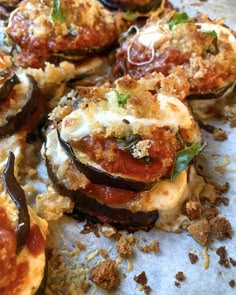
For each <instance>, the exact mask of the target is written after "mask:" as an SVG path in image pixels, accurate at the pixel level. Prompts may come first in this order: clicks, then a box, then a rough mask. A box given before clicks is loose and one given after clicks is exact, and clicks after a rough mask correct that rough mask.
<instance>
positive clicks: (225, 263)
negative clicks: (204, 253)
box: [216, 246, 230, 268]
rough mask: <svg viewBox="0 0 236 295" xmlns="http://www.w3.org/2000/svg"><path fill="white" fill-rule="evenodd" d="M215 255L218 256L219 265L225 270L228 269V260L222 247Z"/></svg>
mask: <svg viewBox="0 0 236 295" xmlns="http://www.w3.org/2000/svg"><path fill="white" fill-rule="evenodd" d="M216 254H217V255H218V256H220V260H219V264H220V265H222V266H224V267H225V268H230V264H229V259H228V258H227V252H226V249H225V247H224V246H221V247H219V248H218V249H217V250H216Z"/></svg>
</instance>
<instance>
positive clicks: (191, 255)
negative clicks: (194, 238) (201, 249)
mask: <svg viewBox="0 0 236 295" xmlns="http://www.w3.org/2000/svg"><path fill="white" fill-rule="evenodd" d="M188 256H189V260H190V262H191V264H195V263H197V262H198V256H197V255H196V254H194V253H188Z"/></svg>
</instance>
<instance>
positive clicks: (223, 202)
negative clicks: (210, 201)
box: [220, 197, 229, 206]
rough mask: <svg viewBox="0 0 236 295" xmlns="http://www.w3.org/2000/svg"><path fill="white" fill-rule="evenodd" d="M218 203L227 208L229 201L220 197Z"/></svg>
mask: <svg viewBox="0 0 236 295" xmlns="http://www.w3.org/2000/svg"><path fill="white" fill-rule="evenodd" d="M220 201H221V203H222V204H224V205H225V206H229V199H228V198H226V197H221V198H220Z"/></svg>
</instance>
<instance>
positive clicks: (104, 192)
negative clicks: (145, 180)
mask: <svg viewBox="0 0 236 295" xmlns="http://www.w3.org/2000/svg"><path fill="white" fill-rule="evenodd" d="M83 191H84V192H85V193H86V195H88V196H89V197H91V198H93V199H96V200H98V201H100V202H102V203H105V204H107V205H119V204H124V203H127V202H130V201H132V200H134V199H135V198H136V197H137V193H136V192H133V191H129V190H125V189H120V188H114V187H109V186H106V185H100V184H94V183H89V184H88V185H87V187H86V189H84V190H83Z"/></svg>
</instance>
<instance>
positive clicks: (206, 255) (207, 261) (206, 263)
mask: <svg viewBox="0 0 236 295" xmlns="http://www.w3.org/2000/svg"><path fill="white" fill-rule="evenodd" d="M202 254H203V258H204V264H203V266H204V269H208V267H209V264H210V257H209V253H208V247H207V246H205V247H204V250H203V253H202Z"/></svg>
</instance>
